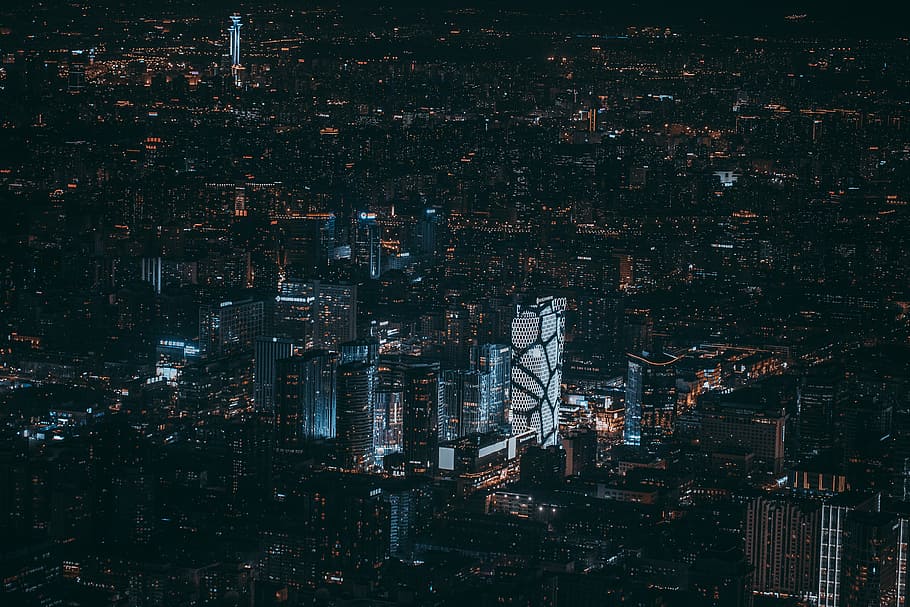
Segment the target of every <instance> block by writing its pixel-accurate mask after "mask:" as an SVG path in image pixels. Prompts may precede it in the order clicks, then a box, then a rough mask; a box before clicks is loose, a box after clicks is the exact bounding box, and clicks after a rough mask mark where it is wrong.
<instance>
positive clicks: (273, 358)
mask: <svg viewBox="0 0 910 607" xmlns="http://www.w3.org/2000/svg"><path fill="white" fill-rule="evenodd" d="M293 353H294V341H293V340H291V339H285V338H280V337H262V336H260V337H257V338H256V350H255V354H254V355H253V365H254V373H253V402H254V403H255V405H256V409H257V410H258V411H265V412H271V411H272V410H273V407H274V405H275V370H276V366H277V363H278V361H279V360H281V359H282V358H289V357H290V356H291V355H292V354H293Z"/></svg>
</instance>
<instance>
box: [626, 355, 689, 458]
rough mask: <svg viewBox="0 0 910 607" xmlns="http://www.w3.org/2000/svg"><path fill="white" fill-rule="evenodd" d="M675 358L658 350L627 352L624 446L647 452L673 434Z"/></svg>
mask: <svg viewBox="0 0 910 607" xmlns="http://www.w3.org/2000/svg"><path fill="white" fill-rule="evenodd" d="M678 360H679V357H677V356H672V355H670V354H662V353H661V354H658V353H653V354H652V353H648V352H644V353H642V355H638V354H629V355H628V375H627V378H626V413H625V427H624V430H623V439H624V442H625V444H626V445H629V446H631V447H637V448H639V449H641V450H643V451H647V452H651V451H654V450H655V449H656V448H657V446H659V445H660V443H661V442H662V441H663V439H664V438H666V437H668V436H669V435H671V434H672V433H673V428H674V424H675V422H676V413H677V394H676V367H675V364H676V362H677V361H678Z"/></svg>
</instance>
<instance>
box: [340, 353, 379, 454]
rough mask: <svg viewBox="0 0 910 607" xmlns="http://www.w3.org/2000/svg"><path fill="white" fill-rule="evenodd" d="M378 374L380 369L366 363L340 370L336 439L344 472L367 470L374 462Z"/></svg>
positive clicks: (354, 364)
mask: <svg viewBox="0 0 910 607" xmlns="http://www.w3.org/2000/svg"><path fill="white" fill-rule="evenodd" d="M376 373H377V369H376V365H374V364H370V363H365V362H349V363H345V364H342V365H340V366H339V367H338V374H337V377H338V383H337V390H336V407H337V415H336V422H335V423H336V426H335V430H336V434H335V436H336V443H337V447H338V456H339V463H340V465H341V467H342V468H345V469H349V470H365V469H367V468H368V467H369V466H370V465H371V464H372V462H373V399H374V393H375V390H376Z"/></svg>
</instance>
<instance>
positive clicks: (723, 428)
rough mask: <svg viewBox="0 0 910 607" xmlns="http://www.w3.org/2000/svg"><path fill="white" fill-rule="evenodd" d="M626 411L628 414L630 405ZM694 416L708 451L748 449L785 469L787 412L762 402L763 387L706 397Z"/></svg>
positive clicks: (761, 459) (772, 468) (760, 460)
mask: <svg viewBox="0 0 910 607" xmlns="http://www.w3.org/2000/svg"><path fill="white" fill-rule="evenodd" d="M627 403H628V401H627ZM626 411H627V415H628V404H627V405H626ZM687 417H689V416H687ZM693 417H694V418H695V419H697V420H698V428H699V431H698V437H699V441H700V444H701V446H702V448H703V449H705V450H706V451H711V452H716V451H721V450H724V449H727V448H730V447H734V448H745V449H747V450H748V451H751V452H752V453H753V454H754V455H755V460H756V462H757V463H760V464H761V465H762V466H763V467H764V468H765V469H766V470H769V471H772V472H775V473H778V472H781V471H782V470H783V466H784V448H785V446H786V445H785V432H786V427H787V412H786V410H785V409H784V408H783V407H782V406H781V405H780V404H779V403H771V404H766V403H764V402H762V401H761V396H760V390H759V389H754V390H753V389H750V388H742V389H740V390H734V391H733V392H731V393H730V394H724V395H722V396H719V397H709V398H705V399H703V400H702V401H701V402H699V404H698V408H697V409H696V411H695V413H694V416H693ZM627 419H628V418H627ZM646 430H647V429H645V430H643V432H644V431H646Z"/></svg>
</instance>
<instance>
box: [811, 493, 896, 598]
mask: <svg viewBox="0 0 910 607" xmlns="http://www.w3.org/2000/svg"><path fill="white" fill-rule="evenodd" d="M880 511H881V494H879V493H873V494H858V493H843V494H840V495H837V496H835V497H834V498H831V499H830V500H828V501H827V502H826V503H824V504H822V507H821V532H820V535H821V541H820V543H819V565H818V591H817V593H816V596H817V597H818V603H817V604H818V607H849V606H848V604H847V603H845V602H844V598H843V596H844V595H843V591H844V588H843V583H842V581H843V576H842V573H843V566H842V565H843V560H844V545H845V541H844V534H845V532H846V529H847V517H848V516H849V515H850V514H851V513H853V512H872V513H876V512H880ZM855 539H856V538H855V536H854V541H855Z"/></svg>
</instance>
